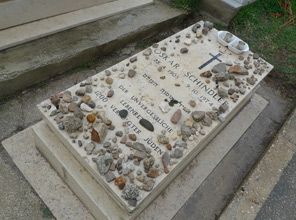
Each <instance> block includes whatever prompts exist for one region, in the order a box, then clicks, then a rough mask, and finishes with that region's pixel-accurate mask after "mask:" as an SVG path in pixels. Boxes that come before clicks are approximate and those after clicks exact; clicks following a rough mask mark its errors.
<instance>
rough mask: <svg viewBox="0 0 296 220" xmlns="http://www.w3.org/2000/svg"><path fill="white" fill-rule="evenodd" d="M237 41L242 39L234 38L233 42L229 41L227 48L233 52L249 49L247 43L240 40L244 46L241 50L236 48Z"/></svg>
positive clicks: (237, 52) (239, 52) (238, 52)
mask: <svg viewBox="0 0 296 220" xmlns="http://www.w3.org/2000/svg"><path fill="white" fill-rule="evenodd" d="M239 41H242V40H241V39H239V38H238V39H236V40H234V41H233V42H231V43H230V44H229V45H228V48H229V50H231V51H232V52H234V53H236V54H241V53H244V52H247V51H249V45H248V44H247V43H246V42H244V41H242V42H244V43H245V46H244V48H243V49H242V50H239V49H237V48H236V46H237V44H238V42H239Z"/></svg>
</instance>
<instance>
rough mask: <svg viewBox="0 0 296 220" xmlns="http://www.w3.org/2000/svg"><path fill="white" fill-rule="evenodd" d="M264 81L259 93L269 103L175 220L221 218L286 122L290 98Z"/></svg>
mask: <svg viewBox="0 0 296 220" xmlns="http://www.w3.org/2000/svg"><path fill="white" fill-rule="evenodd" d="M261 85H262V86H261V87H260V88H259V89H258V90H257V93H259V94H260V95H261V96H263V97H264V98H265V99H267V100H268V101H269V102H270V103H269V105H268V106H267V107H266V108H265V110H264V111H263V112H262V113H261V114H260V115H259V117H258V118H257V119H256V121H255V122H254V123H253V124H252V125H251V126H250V127H249V128H248V130H247V131H246V132H245V133H244V135H243V136H242V137H241V138H240V140H239V141H238V142H237V143H236V144H235V145H234V147H233V148H232V150H231V151H230V152H229V153H228V154H227V155H226V157H225V158H224V159H223V161H222V162H221V163H220V164H219V166H217V167H216V168H215V169H214V171H213V172H212V173H211V174H210V176H209V177H208V178H207V180H206V182H205V183H204V184H203V185H202V186H201V187H200V188H199V189H198V190H196V191H195V192H194V194H193V195H192V196H191V197H190V199H189V200H188V201H187V203H186V204H185V205H184V206H183V207H182V208H181V209H180V210H179V212H178V213H177V214H176V215H175V217H174V218H173V219H174V220H179V219H180V220H181V219H189V220H191V219H192V220H195V219H215V218H217V217H218V216H219V215H220V213H221V212H222V210H223V209H224V206H225V205H227V203H228V201H229V200H230V199H231V198H232V195H233V193H235V191H236V189H237V187H239V186H240V184H241V182H242V181H243V180H244V178H245V177H246V175H247V174H248V172H249V171H250V170H251V169H252V167H253V165H254V163H256V161H257V160H258V158H259V157H260V155H261V154H262V152H264V150H265V148H266V147H267V145H268V143H269V142H270V141H271V140H272V139H273V137H274V135H275V134H276V131H277V130H278V129H279V128H280V126H281V125H282V124H283V122H284V120H285V117H286V114H287V110H288V109H289V108H288V106H287V104H288V102H287V100H285V99H283V98H282V97H281V96H280V95H279V94H277V93H275V92H274V90H273V89H272V88H269V87H267V86H266V84H265V83H264V82H263V83H261ZM263 137H264V138H263ZM229 173H232V174H233V175H229ZM221 179H223V182H221V181H220V180H221Z"/></svg>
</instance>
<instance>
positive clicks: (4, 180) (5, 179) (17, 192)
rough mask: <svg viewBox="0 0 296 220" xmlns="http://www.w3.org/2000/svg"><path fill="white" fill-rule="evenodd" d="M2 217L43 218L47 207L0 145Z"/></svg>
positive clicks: (7, 218) (23, 219) (0, 215)
mask: <svg viewBox="0 0 296 220" xmlns="http://www.w3.org/2000/svg"><path fill="white" fill-rule="evenodd" d="M0 168H1V169H0V195H1V199H0V207H1V208H0V219H1V220H10V219H19V220H27V219H36V220H38V219H42V211H43V209H45V208H46V207H45V206H44V204H43V202H42V201H41V200H40V199H39V197H38V196H37V194H36V193H35V191H34V190H33V189H32V187H31V186H30V184H28V182H27V180H26V178H24V176H23V175H22V173H21V172H19V171H18V170H17V168H16V166H15V164H14V163H13V162H12V161H11V159H10V156H9V155H8V154H7V152H6V151H4V150H3V147H2V145H0Z"/></svg>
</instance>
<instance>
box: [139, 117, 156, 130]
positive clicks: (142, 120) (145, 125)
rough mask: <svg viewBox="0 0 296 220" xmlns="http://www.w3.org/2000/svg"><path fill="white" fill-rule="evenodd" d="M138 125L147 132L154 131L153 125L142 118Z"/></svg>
mask: <svg viewBox="0 0 296 220" xmlns="http://www.w3.org/2000/svg"><path fill="white" fill-rule="evenodd" d="M139 123H140V125H142V126H143V127H144V128H146V129H147V130H148V131H152V132H153V131H154V127H153V125H152V124H151V122H150V121H148V120H146V119H144V118H142V119H141V120H140V121H139Z"/></svg>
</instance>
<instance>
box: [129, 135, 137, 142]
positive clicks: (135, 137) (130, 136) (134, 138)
mask: <svg viewBox="0 0 296 220" xmlns="http://www.w3.org/2000/svg"><path fill="white" fill-rule="evenodd" d="M128 138H129V139H130V140H132V141H136V140H137V135H135V134H129V135H128Z"/></svg>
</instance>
